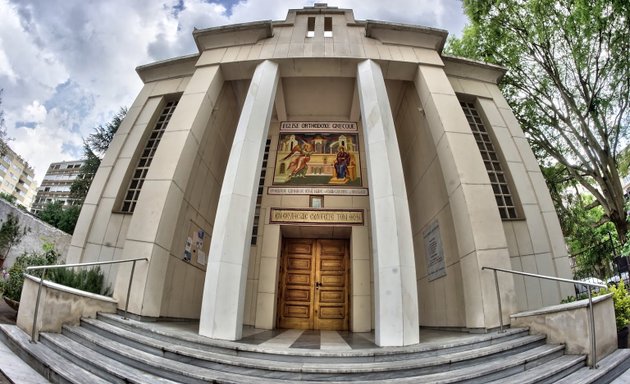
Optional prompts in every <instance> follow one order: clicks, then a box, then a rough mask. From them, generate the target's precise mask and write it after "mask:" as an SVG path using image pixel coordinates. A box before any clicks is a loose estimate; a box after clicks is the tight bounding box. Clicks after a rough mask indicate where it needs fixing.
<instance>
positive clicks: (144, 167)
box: [120, 101, 177, 213]
mask: <svg viewBox="0 0 630 384" xmlns="http://www.w3.org/2000/svg"><path fill="white" fill-rule="evenodd" d="M176 106H177V101H170V102H168V103H166V105H165V106H164V109H162V113H161V114H160V117H159V119H158V121H157V122H156V123H155V126H154V127H153V130H152V131H151V136H149V140H147V143H146V145H145V147H144V150H143V151H142V153H141V154H140V158H139V159H138V164H137V165H136V168H135V169H134V171H133V175H131V180H130V181H129V187H128V188H127V193H125V197H124V199H123V202H122V206H121V208H120V210H121V211H122V212H128V213H132V212H133V211H134V209H135V208H136V203H137V202H138V196H139V195H140V190H141V189H142V185H143V184H144V180H145V179H146V177H147V173H148V172H149V166H150V165H151V162H152V161H153V156H154V155H155V151H156V150H157V147H158V145H159V144H160V140H161V139H162V135H163V134H164V131H165V130H166V126H167V125H168V122H169V120H170V119H171V116H172V115H173V111H175V107H176Z"/></svg>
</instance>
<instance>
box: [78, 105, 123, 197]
mask: <svg viewBox="0 0 630 384" xmlns="http://www.w3.org/2000/svg"><path fill="white" fill-rule="evenodd" d="M126 115H127V108H124V107H123V108H120V110H119V111H118V113H116V115H114V117H112V120H111V121H110V122H108V123H107V124H105V125H99V126H98V127H96V128H94V132H93V133H91V134H90V135H89V136H88V137H87V138H86V139H85V140H83V156H84V158H85V163H84V164H83V166H82V167H81V169H80V173H79V176H78V177H77V178H76V180H75V181H74V182H73V183H72V185H71V186H70V197H72V198H73V199H76V200H77V201H79V202H81V203H82V202H83V201H84V200H85V197H86V196H87V193H88V191H89V189H90V185H91V184H92V180H93V179H94V175H96V171H97V170H98V167H99V166H100V165H101V158H102V156H103V155H105V152H106V151H107V148H109V144H110V143H111V142H112V140H113V138H114V135H115V134H116V131H118V127H120V124H121V123H122V121H123V119H124V118H125V116H126Z"/></svg>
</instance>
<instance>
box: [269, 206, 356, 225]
mask: <svg viewBox="0 0 630 384" xmlns="http://www.w3.org/2000/svg"><path fill="white" fill-rule="evenodd" d="M269 222H270V223H271V224H289V223H290V224H313V225H319V224H321V225H363V210H362V209H344V210H338V209H335V210H333V209H290V208H271V216H270V217H269Z"/></svg>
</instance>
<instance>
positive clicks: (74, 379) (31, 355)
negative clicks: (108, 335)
mask: <svg viewBox="0 0 630 384" xmlns="http://www.w3.org/2000/svg"><path fill="white" fill-rule="evenodd" d="M0 338H2V342H4V343H5V344H6V345H7V346H8V347H9V348H10V349H11V350H12V351H13V352H14V353H15V354H16V355H18V356H19V357H20V358H21V359H22V360H24V361H26V362H27V363H28V364H29V365H30V366H31V367H33V368H34V369H35V370H36V371H37V372H39V374H41V375H42V376H43V377H44V378H46V379H47V380H48V381H50V382H51V383H60V384H74V383H90V384H107V383H108V381H107V380H104V379H102V378H100V377H98V376H96V375H94V374H92V373H91V372H88V371H86V370H85V369H83V368H81V367H79V366H77V365H75V364H74V363H73V362H72V361H70V360H68V359H66V358H64V357H62V356H60V355H59V354H58V353H56V352H55V351H53V350H51V349H50V348H48V347H47V346H45V345H43V344H41V343H31V342H30V337H29V336H28V335H27V334H26V333H24V331H22V330H21V329H19V328H18V327H17V326H16V325H9V324H0Z"/></svg>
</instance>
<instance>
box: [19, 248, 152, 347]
mask: <svg viewBox="0 0 630 384" xmlns="http://www.w3.org/2000/svg"><path fill="white" fill-rule="evenodd" d="M142 260H144V261H149V259H148V258H146V257H138V258H135V259H123V260H113V261H92V262H89V263H78V264H53V265H33V266H30V267H26V272H25V273H24V274H25V275H28V273H27V272H29V271H35V270H39V269H43V270H44V271H43V272H42V277H41V278H39V288H38V289H37V299H36V300H35V312H34V313H33V328H32V329H31V343H36V342H37V340H35V333H36V329H37V328H36V327H37V313H38V312H39V298H40V296H41V294H42V285H43V284H44V278H45V277H46V271H47V270H49V269H58V268H73V267H90V266H94V265H104V264H121V263H133V264H132V265H131V274H130V275H129V286H128V287H127V302H126V303H125V315H124V316H123V319H126V318H127V308H129V295H130V294H131V283H132V281H133V273H134V271H135V269H136V261H142ZM33 277H35V276H33Z"/></svg>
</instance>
